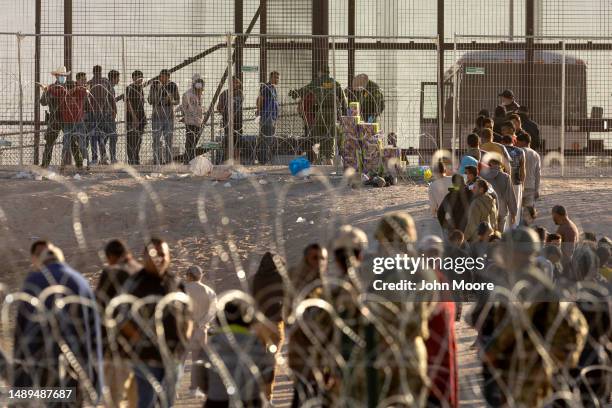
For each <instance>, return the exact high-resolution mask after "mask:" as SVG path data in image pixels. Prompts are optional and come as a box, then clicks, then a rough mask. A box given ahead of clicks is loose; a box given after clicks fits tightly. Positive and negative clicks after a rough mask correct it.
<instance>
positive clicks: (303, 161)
mask: <svg viewBox="0 0 612 408" xmlns="http://www.w3.org/2000/svg"><path fill="white" fill-rule="evenodd" d="M307 169H310V162H309V161H308V159H307V158H306V157H298V158H296V159H293V160H291V161H290V162H289V171H290V172H291V175H292V176H298V177H301V176H300V175H299V174H300V173H301V172H302V171H304V170H307ZM308 174H310V173H308Z"/></svg>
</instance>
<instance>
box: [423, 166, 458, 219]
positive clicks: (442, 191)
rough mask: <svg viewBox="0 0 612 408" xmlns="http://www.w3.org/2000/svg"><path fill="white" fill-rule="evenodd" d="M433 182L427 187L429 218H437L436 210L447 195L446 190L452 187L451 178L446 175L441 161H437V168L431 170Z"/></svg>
mask: <svg viewBox="0 0 612 408" xmlns="http://www.w3.org/2000/svg"><path fill="white" fill-rule="evenodd" d="M433 176H434V178H435V180H434V181H432V183H431V184H430V185H429V189H428V195H429V209H430V210H431V216H432V217H434V218H436V217H437V216H438V208H439V207H440V204H442V200H444V197H446V194H448V189H449V188H451V186H452V185H453V178H452V177H451V176H447V175H446V165H445V164H444V161H443V160H440V161H438V166H437V168H435V169H433Z"/></svg>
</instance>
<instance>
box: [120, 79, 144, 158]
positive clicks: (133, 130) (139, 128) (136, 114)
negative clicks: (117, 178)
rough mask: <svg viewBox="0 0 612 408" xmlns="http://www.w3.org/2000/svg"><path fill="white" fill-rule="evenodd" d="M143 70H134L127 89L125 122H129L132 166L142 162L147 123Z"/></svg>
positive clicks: (128, 146)
mask: <svg viewBox="0 0 612 408" xmlns="http://www.w3.org/2000/svg"><path fill="white" fill-rule="evenodd" d="M142 82H143V74H142V71H138V70H136V71H134V72H132V83H131V84H130V85H128V87H127V89H126V90H125V106H126V112H125V115H126V117H125V122H126V124H127V140H126V144H127V159H128V164H129V165H130V166H134V165H138V164H140V145H141V143H142V135H143V133H144V129H145V126H146V124H147V115H146V114H145V109H144V90H143V86H142Z"/></svg>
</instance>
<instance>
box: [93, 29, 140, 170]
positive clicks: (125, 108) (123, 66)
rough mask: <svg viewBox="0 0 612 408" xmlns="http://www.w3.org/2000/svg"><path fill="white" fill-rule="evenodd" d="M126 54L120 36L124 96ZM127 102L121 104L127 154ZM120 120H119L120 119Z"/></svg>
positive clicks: (125, 86)
mask: <svg viewBox="0 0 612 408" xmlns="http://www.w3.org/2000/svg"><path fill="white" fill-rule="evenodd" d="M125 55H126V52H125V36H121V71H122V72H121V76H122V77H123V83H124V84H125V85H124V87H123V89H124V92H125V95H127V81H128V74H127V61H126V56H125ZM127 105H128V104H127V100H125V101H124V104H123V110H124V112H123V114H124V116H123V117H124V118H125V125H124V130H125V146H126V149H125V150H126V152H127V132H128V120H129V119H128V111H127V108H128V107H127ZM120 120H121V119H120ZM83 159H87V158H86V157H83ZM126 159H127V158H126Z"/></svg>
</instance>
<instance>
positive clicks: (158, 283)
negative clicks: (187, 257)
mask: <svg viewBox="0 0 612 408" xmlns="http://www.w3.org/2000/svg"><path fill="white" fill-rule="evenodd" d="M143 258H144V262H143V269H142V270H140V271H139V272H136V273H135V274H134V275H132V276H130V278H129V279H128V280H127V281H126V282H125V288H126V292H127V293H128V294H130V295H133V296H135V297H136V298H138V299H140V300H142V299H144V298H147V299H148V301H145V303H144V304H143V305H142V306H140V307H139V308H138V310H136V311H130V312H129V313H130V314H131V315H130V316H129V318H127V319H126V320H125V321H123V322H122V323H120V326H119V327H120V329H119V330H120V332H121V335H123V336H125V337H126V338H127V341H128V342H129V343H130V345H131V346H132V353H131V354H135V355H133V359H132V361H133V363H134V367H133V368H134V373H135V374H136V384H137V389H138V407H142V408H144V407H153V406H157V404H156V403H159V401H160V400H163V399H166V403H165V404H164V403H163V401H162V402H161V403H159V405H161V406H170V407H171V406H173V402H174V397H175V395H176V391H175V390H176V388H175V387H176V382H177V378H178V374H179V373H178V370H179V365H180V363H181V361H183V358H184V353H185V351H186V349H187V345H188V339H189V338H190V337H191V333H192V329H193V320H192V316H191V315H192V313H191V308H190V307H188V306H189V305H188V304H186V303H184V302H183V301H182V300H178V299H177V300H174V301H171V302H170V303H168V304H166V305H165V308H164V311H163V317H162V319H161V324H162V325H163V332H160V331H159V330H157V328H156V325H157V324H159V320H158V318H157V317H156V309H157V307H158V306H159V305H160V304H161V303H160V301H161V300H162V299H164V298H165V297H166V296H167V295H170V294H175V295H176V296H180V294H183V295H184V296H186V295H185V293H184V292H185V290H184V286H183V285H182V284H180V283H179V282H178V281H177V280H176V278H175V276H174V274H172V273H171V272H169V271H168V267H169V265H170V249H169V247H168V244H167V243H166V242H165V241H163V240H161V239H158V238H152V239H151V241H150V243H149V244H148V245H147V246H146V247H145V251H144V254H143ZM153 299H155V300H153ZM166 300H168V299H167V298H166ZM133 313H137V314H138V316H134V315H133ZM161 333H163V337H164V338H161V337H162V334H161ZM162 353H163V354H162ZM151 378H154V379H155V380H156V381H157V383H159V384H160V385H161V387H155V386H154V385H153V384H152V383H151V381H150V380H151Z"/></svg>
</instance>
